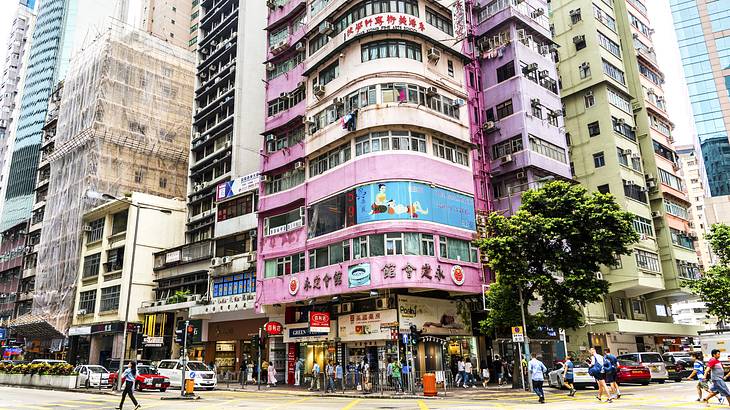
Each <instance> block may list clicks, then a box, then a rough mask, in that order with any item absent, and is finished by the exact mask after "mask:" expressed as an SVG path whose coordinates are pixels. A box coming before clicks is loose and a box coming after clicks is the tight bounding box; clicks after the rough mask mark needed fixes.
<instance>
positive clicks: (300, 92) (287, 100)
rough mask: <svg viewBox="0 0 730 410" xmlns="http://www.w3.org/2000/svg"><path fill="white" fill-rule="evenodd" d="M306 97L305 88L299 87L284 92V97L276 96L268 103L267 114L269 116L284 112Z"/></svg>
mask: <svg viewBox="0 0 730 410" xmlns="http://www.w3.org/2000/svg"><path fill="white" fill-rule="evenodd" d="M305 97H306V93H305V89H304V88H300V89H297V90H295V91H292V92H290V93H286V94H285V96H284V97H277V98H274V99H273V100H271V101H269V103H268V115H269V117H271V116H274V115H276V114H279V113H280V112H284V111H286V110H288V109H289V108H291V107H294V106H295V105H297V104H299V103H300V102H302V101H304V98H305Z"/></svg>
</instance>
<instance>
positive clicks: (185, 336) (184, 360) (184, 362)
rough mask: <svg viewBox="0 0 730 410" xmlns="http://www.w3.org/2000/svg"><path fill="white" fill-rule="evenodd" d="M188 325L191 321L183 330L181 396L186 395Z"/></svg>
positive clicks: (186, 323) (188, 323) (187, 321)
mask: <svg viewBox="0 0 730 410" xmlns="http://www.w3.org/2000/svg"><path fill="white" fill-rule="evenodd" d="M188 326H190V321H189V320H186V321H185V330H184V331H183V350H182V353H181V354H180V358H181V359H182V367H181V368H180V372H181V375H180V376H181V377H180V396H181V397H183V396H185V369H186V368H187V367H188Z"/></svg>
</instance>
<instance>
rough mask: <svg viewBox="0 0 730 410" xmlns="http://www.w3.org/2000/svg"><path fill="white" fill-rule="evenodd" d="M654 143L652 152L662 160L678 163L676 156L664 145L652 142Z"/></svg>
mask: <svg viewBox="0 0 730 410" xmlns="http://www.w3.org/2000/svg"><path fill="white" fill-rule="evenodd" d="M652 142H653V143H654V152H655V153H657V154H659V155H660V156H661V157H662V158H664V159H666V160H668V161H671V162H674V163H677V164H678V163H679V158H678V157H677V154H676V153H675V152H674V151H673V150H672V149H671V148H669V147H667V146H666V145H664V144H662V143H659V142H657V141H656V140H652Z"/></svg>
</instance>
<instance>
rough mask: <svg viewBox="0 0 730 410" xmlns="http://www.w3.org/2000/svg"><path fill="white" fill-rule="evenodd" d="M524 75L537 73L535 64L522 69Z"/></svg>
mask: <svg viewBox="0 0 730 410" xmlns="http://www.w3.org/2000/svg"><path fill="white" fill-rule="evenodd" d="M522 71H523V72H525V73H532V72H534V71H537V63H531V64H528V65H526V66H525V68H523V69H522Z"/></svg>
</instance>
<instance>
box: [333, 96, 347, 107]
mask: <svg viewBox="0 0 730 410" xmlns="http://www.w3.org/2000/svg"><path fill="white" fill-rule="evenodd" d="M332 104H334V105H335V106H337V107H342V106H343V105H345V99H344V98H342V97H335V98H333V99H332Z"/></svg>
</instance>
